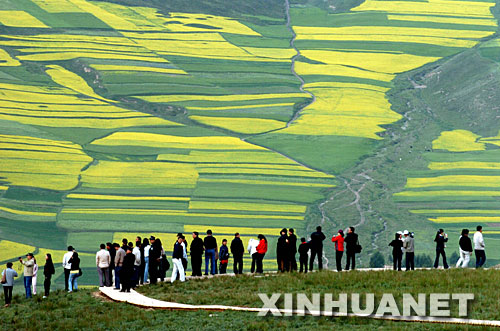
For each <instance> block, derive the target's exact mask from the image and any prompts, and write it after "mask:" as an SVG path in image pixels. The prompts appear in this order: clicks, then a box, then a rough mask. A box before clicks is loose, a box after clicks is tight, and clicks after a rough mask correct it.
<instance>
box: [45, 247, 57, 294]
mask: <svg viewBox="0 0 500 331" xmlns="http://www.w3.org/2000/svg"><path fill="white" fill-rule="evenodd" d="M55 273H56V269H55V268H54V262H52V255H51V254H50V253H47V254H45V266H44V267H43V275H44V276H45V280H44V281H43V288H44V289H45V295H44V296H43V297H44V298H46V297H48V296H49V293H50V281H51V279H52V275H53V274H55Z"/></svg>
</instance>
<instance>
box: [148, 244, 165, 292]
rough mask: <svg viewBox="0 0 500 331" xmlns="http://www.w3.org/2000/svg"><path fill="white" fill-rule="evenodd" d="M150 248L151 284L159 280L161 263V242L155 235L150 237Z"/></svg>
mask: <svg viewBox="0 0 500 331" xmlns="http://www.w3.org/2000/svg"><path fill="white" fill-rule="evenodd" d="M149 242H150V248H149V282H150V283H151V284H156V283H157V282H158V276H159V274H158V272H159V270H158V268H159V267H160V263H161V249H162V248H161V244H160V245H158V244H159V243H160V241H159V239H158V240H156V238H155V237H153V236H151V237H150V238H149Z"/></svg>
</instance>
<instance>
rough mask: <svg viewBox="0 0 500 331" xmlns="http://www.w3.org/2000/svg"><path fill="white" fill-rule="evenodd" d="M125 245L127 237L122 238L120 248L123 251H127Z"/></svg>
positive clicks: (126, 244)
mask: <svg viewBox="0 0 500 331" xmlns="http://www.w3.org/2000/svg"><path fill="white" fill-rule="evenodd" d="M127 247H128V239H127V238H123V239H122V249H123V251H124V252H126V251H127ZM125 254H126V253H125Z"/></svg>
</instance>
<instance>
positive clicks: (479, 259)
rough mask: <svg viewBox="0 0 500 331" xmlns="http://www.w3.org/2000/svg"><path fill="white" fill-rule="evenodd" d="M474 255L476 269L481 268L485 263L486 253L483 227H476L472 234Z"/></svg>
mask: <svg viewBox="0 0 500 331" xmlns="http://www.w3.org/2000/svg"><path fill="white" fill-rule="evenodd" d="M474 253H475V254H476V269H477V268H481V267H482V266H483V265H484V263H485V262H486V253H485V252H484V238H483V227H482V226H481V225H478V226H477V227H476V233H474Z"/></svg>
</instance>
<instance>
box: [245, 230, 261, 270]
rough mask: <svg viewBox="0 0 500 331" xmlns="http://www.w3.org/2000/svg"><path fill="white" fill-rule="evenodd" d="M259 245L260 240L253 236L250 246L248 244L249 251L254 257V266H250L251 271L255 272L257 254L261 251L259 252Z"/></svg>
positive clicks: (249, 242)
mask: <svg viewBox="0 0 500 331" xmlns="http://www.w3.org/2000/svg"><path fill="white" fill-rule="evenodd" d="M257 246H259V240H257V239H254V238H251V239H250V240H249V241H248V246H247V251H248V253H249V254H250V256H251V257H252V266H251V268H250V272H251V273H252V274H253V273H254V272H255V266H256V264H257V256H258V254H259V253H257Z"/></svg>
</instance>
